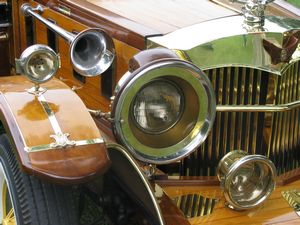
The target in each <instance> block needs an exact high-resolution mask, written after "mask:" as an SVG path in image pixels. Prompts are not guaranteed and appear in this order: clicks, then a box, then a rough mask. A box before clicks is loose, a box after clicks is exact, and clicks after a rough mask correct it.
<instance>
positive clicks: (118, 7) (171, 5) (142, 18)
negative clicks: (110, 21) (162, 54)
mask: <svg viewBox="0 0 300 225" xmlns="http://www.w3.org/2000/svg"><path fill="white" fill-rule="evenodd" d="M87 1H88V2H90V3H92V4H94V5H95V6H96V7H101V8H104V9H106V10H109V11H111V12H113V13H115V14H117V15H119V16H122V17H124V18H127V19H129V20H132V21H134V22H136V23H138V24H141V25H143V26H145V27H149V28H151V29H153V30H157V31H159V32H160V33H162V34H166V33H169V32H172V31H175V30H177V29H179V28H182V27H186V26H189V25H193V24H196V23H199V22H202V21H206V20H211V19H214V18H217V17H224V16H229V15H234V14H236V13H235V12H233V11H231V10H228V9H226V8H224V7H220V6H218V5H216V4H214V3H212V2H210V1H208V0H201V1H199V0H186V1H182V0H164V1H160V0H143V1H140V0H126V1H123V0H87Z"/></svg>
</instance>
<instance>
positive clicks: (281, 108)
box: [217, 100, 300, 112]
mask: <svg viewBox="0 0 300 225" xmlns="http://www.w3.org/2000/svg"><path fill="white" fill-rule="evenodd" d="M299 107H300V100H298V101H294V102H290V103H286V104H278V105H217V111H218V112H286V111H290V110H292V109H296V108H299Z"/></svg>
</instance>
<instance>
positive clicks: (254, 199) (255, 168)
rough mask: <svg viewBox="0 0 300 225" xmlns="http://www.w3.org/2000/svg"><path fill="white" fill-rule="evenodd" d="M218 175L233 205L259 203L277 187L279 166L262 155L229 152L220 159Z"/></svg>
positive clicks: (251, 205)
mask: <svg viewBox="0 0 300 225" xmlns="http://www.w3.org/2000/svg"><path fill="white" fill-rule="evenodd" d="M217 175H218V178H219V180H220V181H221V187H222V188H223V190H224V195H225V199H226V201H227V204H228V206H229V207H230V208H233V209H250V208H253V207H255V206H258V205H259V204H261V203H262V202H263V201H264V200H266V199H267V198H268V197H269V196H270V194H271V193H272V192H273V190H274V188H275V177H276V168H275V166H274V164H273V162H272V161H271V160H269V159H268V158H267V157H265V156H262V155H248V154H247V153H246V152H244V151H239V150H237V151H232V152H229V153H227V154H226V155H225V156H224V157H223V158H222V160H221V161H220V162H219V165H218V168H217Z"/></svg>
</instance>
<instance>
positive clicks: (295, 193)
mask: <svg viewBox="0 0 300 225" xmlns="http://www.w3.org/2000/svg"><path fill="white" fill-rule="evenodd" d="M281 195H282V197H283V198H284V199H285V200H286V201H287V202H288V203H289V205H290V206H291V207H292V208H293V209H294V210H295V213H296V214H297V215H298V216H299V217H300V191H299V190H289V191H282V192H281Z"/></svg>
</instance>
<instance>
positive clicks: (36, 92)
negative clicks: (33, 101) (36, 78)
mask: <svg viewBox="0 0 300 225" xmlns="http://www.w3.org/2000/svg"><path fill="white" fill-rule="evenodd" d="M26 91H27V92H28V93H29V94H32V95H34V96H37V97H38V96H40V95H42V94H44V93H45V92H46V91H47V89H46V88H42V87H40V86H39V85H36V86H34V87H32V88H30V89H26Z"/></svg>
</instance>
